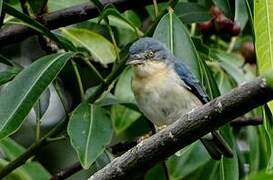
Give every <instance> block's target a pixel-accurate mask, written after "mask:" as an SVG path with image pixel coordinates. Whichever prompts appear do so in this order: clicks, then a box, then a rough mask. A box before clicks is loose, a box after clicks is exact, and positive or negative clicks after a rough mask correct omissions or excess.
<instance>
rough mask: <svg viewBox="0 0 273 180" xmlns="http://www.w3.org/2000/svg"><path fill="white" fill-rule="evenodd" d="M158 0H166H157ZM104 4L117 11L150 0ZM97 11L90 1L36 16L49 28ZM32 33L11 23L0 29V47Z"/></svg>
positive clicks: (111, 0)
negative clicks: (113, 7) (111, 6)
mask: <svg viewBox="0 0 273 180" xmlns="http://www.w3.org/2000/svg"><path fill="white" fill-rule="evenodd" d="M157 1H158V2H167V0H157ZM101 2H102V3H103V4H104V5H106V4H113V5H115V7H116V8H117V9H118V10H119V11H121V12H122V11H125V10H128V9H137V8H140V7H144V6H146V5H149V4H152V1H147V0H137V1H131V0H102V1H101ZM98 15H99V12H98V11H97V9H96V7H95V6H94V5H93V4H91V3H85V4H82V5H78V6H74V7H70V8H67V9H63V10H59V11H56V12H52V13H49V14H45V15H42V16H40V17H38V21H39V22H41V23H42V24H44V25H45V26H46V27H48V28H49V29H50V30H54V29H57V28H59V27H64V26H69V25H72V24H76V23H79V22H83V21H86V20H88V19H91V18H94V17H97V16H98ZM34 34H37V32H35V31H34V30H32V29H30V28H28V27H26V26H23V25H12V26H9V27H6V28H3V29H1V30H0V47H3V46H6V45H8V44H12V43H16V42H20V41H22V40H24V39H26V38H28V37H30V36H32V35H34Z"/></svg>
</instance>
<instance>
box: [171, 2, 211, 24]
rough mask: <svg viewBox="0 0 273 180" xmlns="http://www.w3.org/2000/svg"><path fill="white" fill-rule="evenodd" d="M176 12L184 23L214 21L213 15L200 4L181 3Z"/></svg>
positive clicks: (176, 7)
mask: <svg viewBox="0 0 273 180" xmlns="http://www.w3.org/2000/svg"><path fill="white" fill-rule="evenodd" d="M174 12H175V14H176V15H177V16H178V17H179V18H181V20H182V21H183V22H184V23H187V24H190V23H196V22H203V21H208V20H210V19H212V15H211V13H210V12H209V10H208V9H207V8H205V7H203V6H201V5H199V4H198V3H191V2H187V3H184V2H180V3H178V4H177V5H176V6H175V10H174Z"/></svg>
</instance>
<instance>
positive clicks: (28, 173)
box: [0, 138, 51, 180]
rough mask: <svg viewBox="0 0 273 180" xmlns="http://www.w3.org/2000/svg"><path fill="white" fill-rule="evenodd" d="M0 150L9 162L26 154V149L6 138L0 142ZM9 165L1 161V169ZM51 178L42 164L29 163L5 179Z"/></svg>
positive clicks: (43, 179) (42, 179)
mask: <svg viewBox="0 0 273 180" xmlns="http://www.w3.org/2000/svg"><path fill="white" fill-rule="evenodd" d="M0 149H1V152H3V153H4V156H5V159H8V160H9V161H11V160H14V159H15V158H17V157H18V156H20V155H21V154H22V153H24V152H25V148H24V147H22V146H21V145H19V144H17V143H16V142H15V141H14V140H12V139H11V138H5V139H2V140H1V141H0ZM6 164H7V161H5V160H3V159H1V160H0V169H1V168H2V167H3V166H4V165H6ZM50 177H51V176H50V174H49V173H48V172H47V171H46V169H44V167H43V166H41V164H40V163H37V162H27V163H26V164H24V165H23V166H21V167H19V168H17V169H16V170H15V171H13V172H12V173H11V174H10V175H8V176H7V177H6V178H4V179H12V180H13V179H20V180H26V179H27V180H32V179H33V180H35V179H39V180H40V179H41V180H47V179H49V178H50Z"/></svg>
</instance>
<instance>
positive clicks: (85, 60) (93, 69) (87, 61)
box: [81, 58, 105, 83]
mask: <svg viewBox="0 0 273 180" xmlns="http://www.w3.org/2000/svg"><path fill="white" fill-rule="evenodd" d="M81 59H82V60H83V61H84V62H85V63H86V64H87V65H88V66H89V67H90V68H91V69H92V71H94V73H96V75H97V76H98V78H99V79H100V81H101V82H102V83H105V80H104V78H103V77H102V75H101V74H100V72H99V71H98V70H97V69H96V68H95V67H94V66H93V64H92V63H91V62H90V61H89V60H88V59H86V58H81Z"/></svg>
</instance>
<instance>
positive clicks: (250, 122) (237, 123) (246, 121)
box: [229, 117, 263, 127]
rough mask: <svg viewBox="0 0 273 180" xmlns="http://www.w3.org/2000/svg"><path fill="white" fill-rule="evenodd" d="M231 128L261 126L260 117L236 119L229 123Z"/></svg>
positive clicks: (261, 120)
mask: <svg viewBox="0 0 273 180" xmlns="http://www.w3.org/2000/svg"><path fill="white" fill-rule="evenodd" d="M229 124H230V125H231V126H232V127H244V126H257V125H261V124H263V118H262V117H238V118H236V119H234V120H232V121H231V122H230V123H229Z"/></svg>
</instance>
